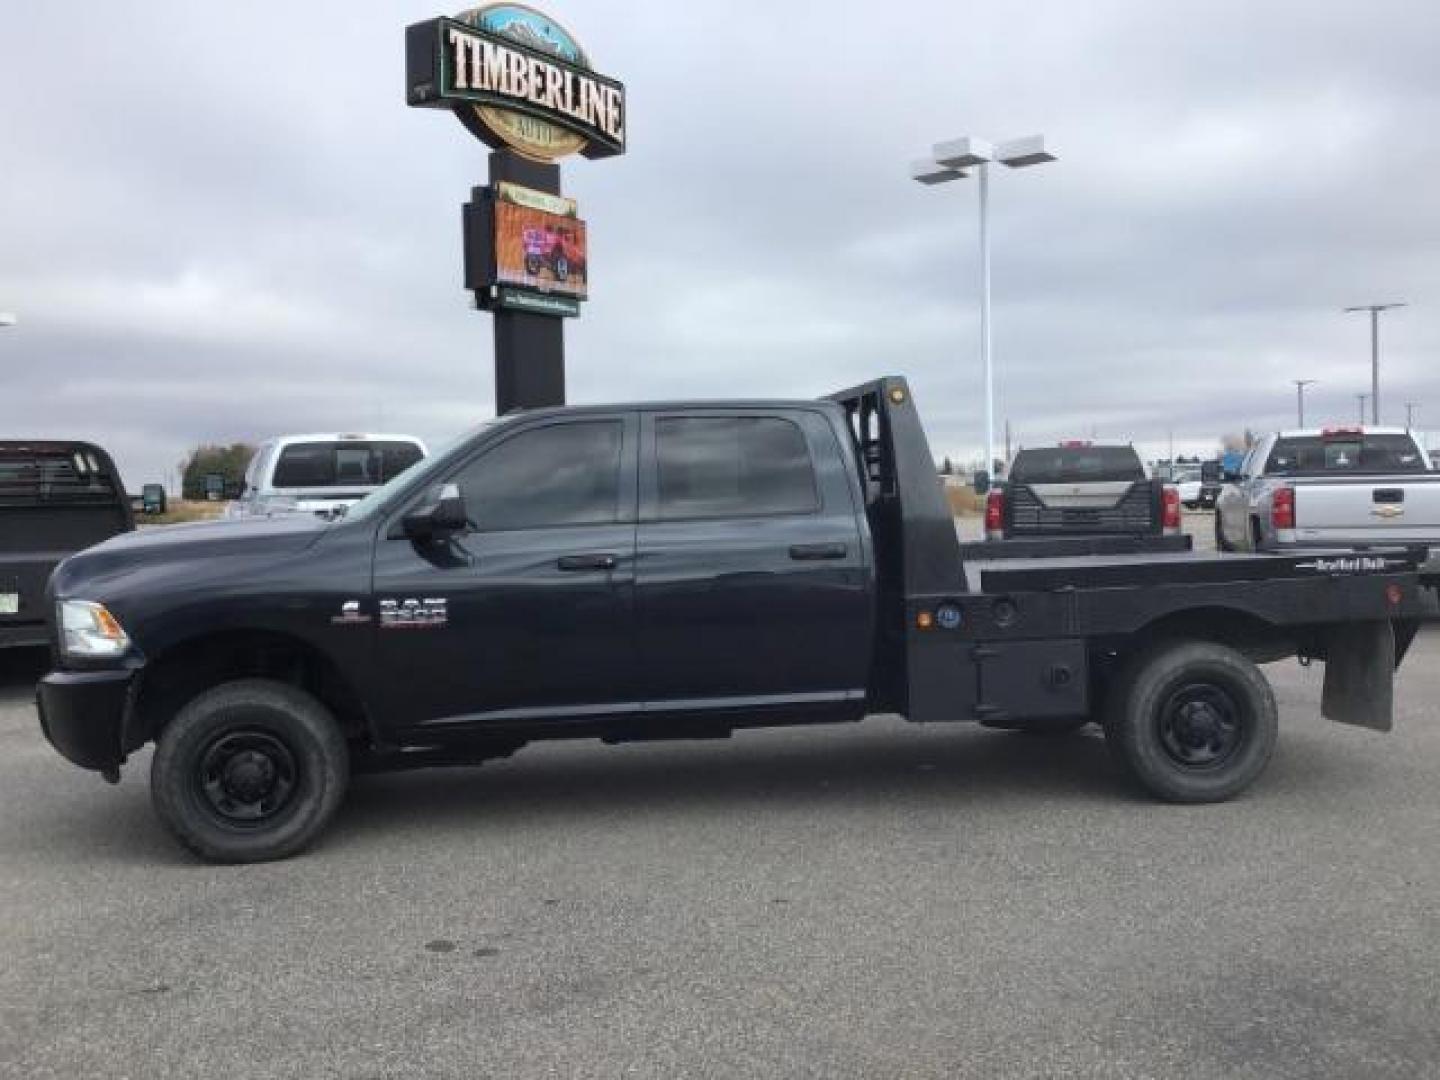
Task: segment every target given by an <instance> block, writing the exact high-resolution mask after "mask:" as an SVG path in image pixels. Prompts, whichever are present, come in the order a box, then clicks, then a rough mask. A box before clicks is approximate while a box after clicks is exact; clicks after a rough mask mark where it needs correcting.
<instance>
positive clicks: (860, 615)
mask: <svg viewBox="0 0 1440 1080" xmlns="http://www.w3.org/2000/svg"><path fill="white" fill-rule="evenodd" d="M641 430H642V434H641V444H642V454H641V460H642V461H643V462H644V463H645V465H644V468H643V469H642V471H641V489H642V495H641V523H640V527H639V534H638V542H637V551H636V554H637V562H636V589H637V593H636V595H637V609H638V620H639V630H638V638H637V640H638V642H639V657H640V664H641V671H642V676H641V680H642V686H643V688H644V693H645V698H646V702H647V708H648V709H651V710H656V711H670V710H672V709H673V710H675V711H679V712H704V711H709V710H714V709H720V708H736V709H749V708H767V707H772V706H773V707H781V708H789V707H795V706H831V705H836V704H843V703H854V702H858V700H859V699H860V698H861V697H862V696H863V691H864V688H865V685H866V679H867V675H868V671H869V665H870V655H871V654H870V650H871V642H872V634H871V627H872V619H873V616H872V612H871V602H870V596H871V592H870V590H869V588H868V577H867V575H868V572H869V571H868V565H869V555H868V551H867V550H866V549H865V548H864V547H863V541H862V536H861V532H860V528H859V525H858V510H857V507H856V504H855V496H854V493H853V492H852V487H853V484H852V482H851V478H850V477H849V476H848V475H847V474H846V472H845V470H844V468H843V466H842V464H841V462H842V461H843V458H842V457H841V454H840V448H839V444H838V441H837V438H836V435H835V432H834V431H833V430H832V429H831V427H830V425H829V423H828V422H827V420H826V418H825V416H824V415H823V413H821V412H819V411H809V410H786V411H772V412H766V411H764V410H749V409H746V410H733V411H724V410H716V411H713V412H712V411H708V410H707V411H705V412H697V411H693V410H691V411H686V412H684V413H676V414H671V415H666V414H665V413H663V412H658V413H649V414H646V415H645V416H644V418H643V421H642V428H641Z"/></svg>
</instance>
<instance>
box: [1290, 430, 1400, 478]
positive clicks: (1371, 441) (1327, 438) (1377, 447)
mask: <svg viewBox="0 0 1440 1080" xmlns="http://www.w3.org/2000/svg"><path fill="white" fill-rule="evenodd" d="M1425 471H1426V462H1425V457H1424V455H1423V454H1421V453H1420V450H1419V447H1417V446H1416V445H1415V440H1414V439H1412V438H1411V437H1410V436H1408V435H1397V434H1389V435H1382V434H1365V433H1362V432H1358V431H1356V432H1340V433H1336V434H1334V435H1323V434H1322V435H1293V436H1285V437H1282V438H1280V439H1278V440H1276V442H1275V448H1274V449H1273V450H1271V451H1270V456H1269V458H1268V459H1267V460H1266V462H1265V472H1266V473H1274V474H1277V475H1282V476H1295V475H1299V474H1302V473H1322V474H1323V473H1338V474H1346V473H1354V474H1367V473H1376V474H1378V473H1423V472H1425Z"/></svg>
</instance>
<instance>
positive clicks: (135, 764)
mask: <svg viewBox="0 0 1440 1080" xmlns="http://www.w3.org/2000/svg"><path fill="white" fill-rule="evenodd" d="M42 664H43V658H36V657H34V656H28V657H24V656H16V655H10V656H6V657H4V658H3V659H0V665H3V674H0V905H3V911H4V913H5V918H4V920H3V922H0V956H3V963H0V1021H3V1022H0V1073H3V1075H5V1076H14V1077H47V1076H55V1077H76V1076H94V1077H99V1076H107V1077H108V1076H133V1077H169V1076H173V1077H186V1078H193V1077H210V1076H216V1077H219V1076H226V1077H230V1076H244V1077H249V1078H253V1077H269V1076H307V1077H318V1076H347V1077H348V1076H355V1077H399V1076H446V1077H479V1076H495V1077H519V1076H555V1075H564V1076H616V1075H635V1076H656V1077H662V1076H663V1077H676V1076H777V1075H795V1076H827V1077H834V1076H856V1077H859V1076H866V1077H874V1076H895V1075H906V1076H983V1077H1004V1076H1094V1077H1116V1076H1182V1075H1183V1076H1199V1077H1235V1076H1264V1077H1314V1076H1335V1077H1361V1076H1364V1077H1386V1076H1393V1077H1406V1078H1410V1077H1417V1076H1424V1075H1435V1074H1436V1070H1437V1066H1436V1062H1437V1061H1440V1027H1437V1023H1436V1021H1437V1018H1440V909H1437V906H1436V903H1435V898H1436V896H1437V895H1440V854H1437V853H1440V844H1437V840H1436V837H1437V835H1440V797H1437V787H1440V705H1437V704H1436V703H1437V702H1440V633H1437V632H1436V631H1435V630H1430V631H1427V633H1426V634H1424V635H1422V637H1421V639H1420V641H1419V642H1418V643H1417V646H1416V649H1415V651H1414V652H1413V653H1412V655H1411V657H1410V659H1409V660H1408V661H1407V663H1406V665H1405V668H1404V669H1403V670H1402V672H1401V675H1400V679H1399V692H1398V701H1399V706H1398V710H1399V711H1398V717H1397V728H1396V731H1395V732H1394V733H1393V734H1391V735H1389V736H1385V735H1378V734H1375V733H1372V732H1368V731H1360V730H1353V729H1348V728H1343V727H1339V726H1337V725H1334V724H1331V723H1329V722H1326V721H1323V720H1321V719H1320V718H1319V715H1318V701H1319V690H1320V677H1319V669H1318V668H1317V669H1312V670H1310V671H1305V670H1302V669H1300V668H1298V667H1297V666H1295V665H1293V664H1282V665H1276V666H1272V667H1271V668H1269V669H1267V670H1268V671H1269V672H1270V674H1271V677H1272V678H1273V679H1274V681H1275V684H1276V687H1277V690H1278V694H1279V698H1280V702H1281V709H1282V738H1281V743H1280V748H1279V751H1278V753H1277V755H1276V758H1275V760H1274V763H1273V764H1272V766H1271V768H1270V771H1269V772H1268V773H1267V774H1266V776H1265V777H1263V778H1262V780H1261V782H1260V783H1259V784H1258V785H1257V787H1256V788H1255V789H1254V790H1253V791H1252V792H1251V793H1250V794H1249V795H1247V796H1246V797H1244V798H1241V799H1240V800H1238V801H1236V802H1233V803H1230V804H1226V805H1219V806H1204V807H1173V806H1165V805H1159V804H1156V803H1153V802H1149V801H1146V800H1145V799H1143V798H1141V797H1139V796H1137V795H1135V794H1134V793H1132V792H1131V791H1129V790H1128V789H1126V788H1125V786H1124V785H1123V784H1122V782H1121V780H1120V778H1119V776H1118V774H1117V772H1116V771H1115V769H1113V768H1112V766H1111V765H1110V763H1109V761H1108V759H1107V757H1106V754H1105V750H1104V746H1103V743H1102V741H1101V740H1100V739H1099V738H1098V737H1097V736H1094V735H1080V736H1076V737H1071V738H1066V739H1058V740H1046V739H1037V738H1031V737H1026V736H1020V735H1014V734H1006V733H1001V732H990V731H984V730H980V729H977V728H975V727H973V726H971V725H956V726H954V727H949V726H943V725H941V726H931V727H926V728H919V727H915V726H912V725H907V724H904V723H902V722H900V721H898V720H896V719H894V718H883V717H882V718H875V719H872V720H870V721H867V722H866V723H864V724H861V725H853V726H848V727H830V728H819V729H813V730H805V729H791V730H784V731H774V732H752V733H747V734H743V735H741V736H737V737H736V738H735V739H733V740H730V741H726V742H710V743H675V744H651V745H633V746H626V747H619V748H615V747H604V746H601V745H599V744H596V743H589V742H582V743H570V744H556V745H553V746H546V747H531V748H529V749H527V750H525V751H522V752H521V753H520V754H518V755H517V756H516V757H515V758H513V759H511V760H509V761H505V762H499V763H495V764H492V765H487V766H485V767H484V768H482V769H473V770H443V771H435V772H428V773H426V772H420V773H410V774H403V775H391V776H381V777H364V778H360V779H358V780H357V781H356V783H355V784H354V786H353V788H352V791H351V794H350V797H349V799H348V802H347V804H346V806H345V807H344V808H343V809H342V811H341V814H340V816H339V818H338V819H337V821H336V823H335V824H334V826H333V827H332V829H331V831H330V832H329V833H328V834H327V835H326V836H325V837H324V838H323V839H322V840H321V842H320V844H319V845H318V846H317V847H316V848H315V849H314V850H313V851H311V852H310V853H308V854H307V855H304V856H302V857H300V858H297V859H294V860H291V861H289V862H285V863H279V864H271V865H261V866H250V867H215V866H209V865H205V864H202V863H199V862H197V861H195V860H193V859H192V858H190V857H188V856H187V855H185V854H184V853H183V852H182V851H181V850H180V849H178V848H177V847H176V846H175V845H174V844H173V843H172V842H171V841H170V840H169V838H168V837H167V836H165V835H164V834H162V833H161V831H160V829H159V827H158V826H157V824H156V823H155V821H154V819H153V818H152V816H151V813H150V807H149V798H148V793H147V790H146V784H145V779H146V768H147V766H148V763H149V754H148V753H146V754H143V755H141V756H140V757H138V758H136V759H134V760H132V761H131V763H130V764H129V766H128V767H127V769H126V772H125V777H124V780H123V782H122V783H121V784H120V786H119V787H118V788H111V787H107V786H106V785H105V784H103V783H102V782H101V781H100V780H99V779H98V778H97V777H95V776H94V775H93V774H89V773H85V772H82V771H80V770H78V769H74V768H72V767H70V766H69V765H67V764H66V763H65V762H63V761H61V760H60V759H59V758H58V757H57V756H56V755H55V754H54V753H53V752H52V751H51V750H50V748H49V747H48V746H47V745H45V743H44V742H43V741H42V738H41V736H40V733H39V731H38V728H37V724H36V719H35V713H34V709H33V707H32V705H31V703H30V693H31V689H30V682H31V680H33V678H34V677H35V675H36V674H37V673H38V670H39V668H40V666H41V665H42Z"/></svg>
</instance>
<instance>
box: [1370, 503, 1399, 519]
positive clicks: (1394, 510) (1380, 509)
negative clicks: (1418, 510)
mask: <svg viewBox="0 0 1440 1080" xmlns="http://www.w3.org/2000/svg"><path fill="white" fill-rule="evenodd" d="M1370 513H1372V514H1374V515H1375V516H1376V517H1383V518H1396V517H1399V516H1400V515H1401V514H1403V513H1405V508H1404V507H1403V506H1395V505H1394V504H1392V503H1385V504H1383V505H1381V506H1372V507H1371V508H1370Z"/></svg>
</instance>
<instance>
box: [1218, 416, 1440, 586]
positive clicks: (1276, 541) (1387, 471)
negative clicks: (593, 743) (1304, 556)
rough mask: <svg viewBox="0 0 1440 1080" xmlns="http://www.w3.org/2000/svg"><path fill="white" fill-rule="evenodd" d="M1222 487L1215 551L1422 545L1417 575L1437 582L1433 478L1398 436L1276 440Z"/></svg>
mask: <svg viewBox="0 0 1440 1080" xmlns="http://www.w3.org/2000/svg"><path fill="white" fill-rule="evenodd" d="M1225 479H1226V484H1225V487H1224V488H1223V489H1222V490H1221V492H1220V496H1219V498H1218V499H1217V500H1216V504H1215V543H1216V546H1217V547H1219V548H1220V549H1221V550H1222V551H1236V550H1240V551H1283V550H1286V549H1293V548H1308V547H1326V548H1335V547H1349V548H1355V549H1357V550H1363V549H1365V548H1369V547H1374V546H1380V545H1384V546H1394V545H1399V544H1414V545H1421V544H1425V545H1430V559H1429V561H1428V562H1427V563H1426V564H1425V567H1424V573H1425V574H1426V575H1427V576H1431V577H1435V576H1440V472H1436V471H1435V470H1434V468H1433V467H1432V465H1431V462H1430V458H1429V456H1428V455H1427V454H1426V453H1425V451H1424V449H1423V448H1422V447H1421V446H1420V444H1419V443H1418V442H1417V441H1416V439H1415V436H1414V435H1413V434H1411V433H1410V432H1409V431H1407V430H1405V429H1404V428H1387V427H1371V428H1360V427H1337V428H1323V429H1321V430H1318V431H1280V432H1276V433H1274V434H1272V435H1267V436H1265V437H1264V438H1263V439H1261V440H1260V441H1259V442H1258V443H1256V444H1255V446H1254V447H1252V448H1251V450H1250V452H1249V454H1247V455H1246V457H1245V460H1244V462H1243V464H1242V465H1241V466H1240V471H1239V473H1238V474H1230V475H1228V476H1226V478H1225Z"/></svg>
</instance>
